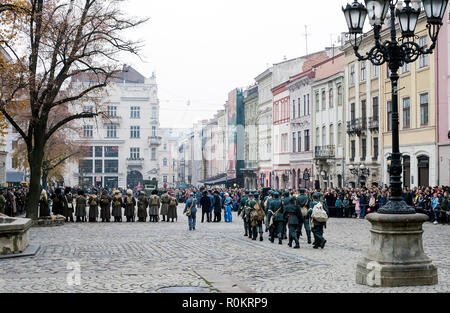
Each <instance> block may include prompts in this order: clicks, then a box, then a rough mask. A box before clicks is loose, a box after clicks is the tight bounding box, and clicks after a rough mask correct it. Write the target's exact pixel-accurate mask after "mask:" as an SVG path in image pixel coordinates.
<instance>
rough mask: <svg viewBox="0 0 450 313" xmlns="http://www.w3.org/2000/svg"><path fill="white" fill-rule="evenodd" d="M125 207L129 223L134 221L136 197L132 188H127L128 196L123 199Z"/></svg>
mask: <svg viewBox="0 0 450 313" xmlns="http://www.w3.org/2000/svg"><path fill="white" fill-rule="evenodd" d="M123 207H124V208H125V216H126V218H127V223H130V222H134V218H135V217H134V216H135V208H136V199H135V198H134V197H133V191H132V190H131V189H128V190H127V196H126V197H125V198H124V199H123Z"/></svg>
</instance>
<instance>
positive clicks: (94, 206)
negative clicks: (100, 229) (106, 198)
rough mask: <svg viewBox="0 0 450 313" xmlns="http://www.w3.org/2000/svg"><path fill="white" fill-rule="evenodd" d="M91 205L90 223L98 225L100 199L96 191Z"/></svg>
mask: <svg viewBox="0 0 450 313" xmlns="http://www.w3.org/2000/svg"><path fill="white" fill-rule="evenodd" d="M88 205H89V223H96V222H97V218H98V207H99V205H100V199H99V198H98V196H97V191H96V190H94V191H93V192H92V195H91V196H90V197H89V200H88Z"/></svg>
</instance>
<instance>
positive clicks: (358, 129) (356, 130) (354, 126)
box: [347, 117, 367, 136]
mask: <svg viewBox="0 0 450 313" xmlns="http://www.w3.org/2000/svg"><path fill="white" fill-rule="evenodd" d="M366 129H367V118H365V117H362V118H357V119H354V120H351V121H349V122H347V134H349V135H352V134H356V135H358V136H359V135H361V133H362V132H363V131H364V130H366Z"/></svg>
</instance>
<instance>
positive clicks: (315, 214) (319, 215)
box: [311, 202, 328, 223]
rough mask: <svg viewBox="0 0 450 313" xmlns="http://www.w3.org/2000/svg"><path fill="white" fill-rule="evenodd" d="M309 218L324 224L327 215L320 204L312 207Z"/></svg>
mask: <svg viewBox="0 0 450 313" xmlns="http://www.w3.org/2000/svg"><path fill="white" fill-rule="evenodd" d="M311 218H312V219H314V220H316V221H317V222H320V223H326V222H327V221H328V214H327V212H326V211H325V209H324V208H323V204H322V203H321V202H319V203H317V204H316V205H315V206H314V208H313V211H312V214H311Z"/></svg>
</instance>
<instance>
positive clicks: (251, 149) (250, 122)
mask: <svg viewBox="0 0 450 313" xmlns="http://www.w3.org/2000/svg"><path fill="white" fill-rule="evenodd" d="M244 110H245V157H244V158H245V168H244V169H243V175H244V188H246V189H252V190H255V189H256V188H258V187H259V186H260V182H259V178H258V150H259V143H258V129H257V122H258V111H257V110H258V86H257V85H255V86H252V87H249V88H248V89H247V90H245V91H244Z"/></svg>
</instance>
